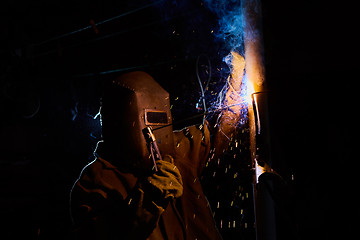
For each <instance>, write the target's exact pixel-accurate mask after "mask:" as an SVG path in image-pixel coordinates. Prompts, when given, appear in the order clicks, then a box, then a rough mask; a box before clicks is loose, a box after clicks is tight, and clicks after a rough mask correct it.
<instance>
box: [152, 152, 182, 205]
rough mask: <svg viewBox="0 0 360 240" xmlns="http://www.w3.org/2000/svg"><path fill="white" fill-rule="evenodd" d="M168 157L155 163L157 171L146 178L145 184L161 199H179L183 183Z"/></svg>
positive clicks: (177, 170) (170, 158)
mask: <svg viewBox="0 0 360 240" xmlns="http://www.w3.org/2000/svg"><path fill="white" fill-rule="evenodd" d="M173 162H174V160H173V159H172V157H170V156H165V157H164V160H159V161H156V165H157V168H158V171H157V172H155V173H153V174H152V175H151V176H149V177H147V179H146V180H147V182H148V183H149V184H150V185H151V186H152V188H153V191H155V192H157V193H156V194H157V195H160V196H161V198H163V199H169V198H179V197H180V196H181V195H182V194H183V181H182V178H181V174H180V171H179V169H178V168H177V167H176V166H175V165H174V164H173Z"/></svg>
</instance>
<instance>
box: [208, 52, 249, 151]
mask: <svg viewBox="0 0 360 240" xmlns="http://www.w3.org/2000/svg"><path fill="white" fill-rule="evenodd" d="M231 63H232V65H233V69H232V73H231V76H229V78H228V90H227V92H226V95H225V99H224V103H223V105H225V106H226V107H225V108H223V109H222V111H221V113H220V115H219V118H218V120H217V127H216V129H215V138H214V147H215V153H216V155H220V154H221V153H222V152H223V150H224V149H226V148H227V146H228V145H229V142H230V141H231V139H232V137H233V136H234V134H235V132H236V126H237V124H238V122H239V120H240V117H241V116H240V110H241V106H240V105H239V103H240V101H241V99H240V95H239V94H240V85H241V81H242V79H243V75H244V69H245V60H244V58H243V57H242V56H241V55H240V54H238V53H236V52H232V61H231Z"/></svg>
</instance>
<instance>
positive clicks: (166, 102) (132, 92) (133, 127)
mask: <svg viewBox="0 0 360 240" xmlns="http://www.w3.org/2000/svg"><path fill="white" fill-rule="evenodd" d="M101 117H102V133H103V139H104V145H105V146H106V147H105V149H106V156H107V157H108V159H109V161H111V162H112V164H114V165H115V166H123V167H131V168H136V169H143V170H150V169H153V168H154V164H153V160H154V159H153V157H154V156H152V155H151V148H150V147H153V146H154V145H152V144H151V141H153V140H155V139H156V140H155V146H156V148H158V150H159V151H160V154H161V155H162V156H165V155H172V156H173V154H174V140H173V129H172V125H171V124H172V117H171V112H170V99H169V93H168V92H166V91H165V90H164V89H163V88H162V87H161V86H160V85H159V84H158V83H157V82H156V81H155V80H154V79H153V78H152V77H151V76H150V75H149V74H147V73H145V72H131V73H126V74H124V75H122V76H120V77H119V78H117V79H115V80H113V81H111V82H109V83H108V84H105V87H104V94H103V98H102V107H101ZM150 135H151V136H150ZM152 150H154V148H152ZM155 150H156V149H155ZM157 157H160V158H161V156H157Z"/></svg>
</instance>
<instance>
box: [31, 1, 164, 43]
mask: <svg viewBox="0 0 360 240" xmlns="http://www.w3.org/2000/svg"><path fill="white" fill-rule="evenodd" d="M163 1H164V0H159V1H156V2H152V3H149V4H147V5H144V6H141V7H139V8H135V9H133V10H130V11H127V12H125V13H122V14H120V15H117V16H115V17H112V18H108V19H105V20H103V21H101V22H98V23H95V24H94V25H95V26H99V25H101V24H104V23H107V22H111V21H114V20H116V19H119V18H121V17H125V16H127V15H130V14H132V13H136V12H138V11H141V10H143V9H146V8H148V7H151V6H154V5H156V4H158V3H160V2H163ZM92 27H93V25H88V26H86V27H83V28H80V29H77V30H75V31H72V32H68V33H65V34H62V35H60V36H56V37H53V38H50V39H48V40H45V41H42V42H40V43H37V44H35V46H40V45H43V44H45V43H48V42H52V41H56V40H59V39H62V38H65V37H68V36H71V35H74V34H76V33H79V32H82V31H85V30H87V29H91V28H92Z"/></svg>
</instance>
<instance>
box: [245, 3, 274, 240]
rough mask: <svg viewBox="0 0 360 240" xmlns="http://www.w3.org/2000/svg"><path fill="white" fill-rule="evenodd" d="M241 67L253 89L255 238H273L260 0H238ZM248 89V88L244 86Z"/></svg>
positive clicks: (252, 142)
mask: <svg viewBox="0 0 360 240" xmlns="http://www.w3.org/2000/svg"><path fill="white" fill-rule="evenodd" d="M242 11H243V31H244V32H243V34H244V35H243V36H244V48H245V49H244V50H245V51H244V52H245V53H244V56H245V62H246V65H245V71H246V75H247V78H248V81H249V83H248V84H250V85H251V86H252V88H253V91H254V92H255V93H254V94H252V99H253V101H252V104H250V103H249V111H248V112H249V125H250V151H251V158H252V161H253V167H254V170H255V174H254V178H253V191H254V209H255V222H256V239H257V240H276V221H275V220H276V219H275V209H274V201H273V199H272V197H271V191H272V190H271V188H272V187H273V186H272V183H271V182H269V181H268V180H267V179H266V177H262V176H265V175H264V174H265V173H266V172H268V171H271V168H270V167H269V165H268V162H269V161H270V152H269V148H267V147H268V146H269V145H270V140H269V131H268V130H269V127H268V120H269V119H268V108H267V104H268V100H267V97H268V96H267V92H266V91H265V92H264V90H266V87H265V68H264V48H263V38H262V18H261V3H260V0H242ZM248 89H249V88H248Z"/></svg>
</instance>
